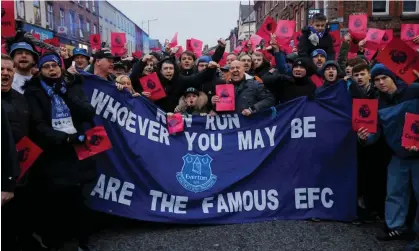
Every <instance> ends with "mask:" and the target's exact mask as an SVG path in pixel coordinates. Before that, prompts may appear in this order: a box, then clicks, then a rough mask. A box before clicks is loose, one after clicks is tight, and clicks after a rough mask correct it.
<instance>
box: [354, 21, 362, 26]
mask: <svg viewBox="0 0 419 251" xmlns="http://www.w3.org/2000/svg"><path fill="white" fill-rule="evenodd" d="M361 25H362V22H361V20H360V19H356V20H355V22H354V26H355V27H356V28H359V27H361Z"/></svg>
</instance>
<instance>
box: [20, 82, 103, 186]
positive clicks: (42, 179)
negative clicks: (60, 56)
mask: <svg viewBox="0 0 419 251" xmlns="http://www.w3.org/2000/svg"><path fill="white" fill-rule="evenodd" d="M64 79H65V82H66V85H67V93H66V94H65V95H62V98H63V100H64V102H65V103H66V104H67V106H68V108H69V109H70V112H71V117H72V120H73V125H74V127H75V128H76V130H77V133H78V134H84V132H85V130H84V126H83V123H87V124H89V125H90V126H91V125H92V123H93V118H94V116H95V110H94V108H93V107H92V105H91V104H90V103H89V101H88V99H87V96H86V95H85V94H84V91H83V78H82V76H80V75H78V74H76V75H71V74H66V75H65V78H64ZM25 87H26V90H25V94H24V95H25V97H26V99H27V101H28V105H29V111H30V119H31V128H30V131H29V137H30V138H31V139H32V140H33V141H34V143H35V144H37V145H38V146H39V147H40V148H42V149H43V152H42V154H41V155H40V156H39V158H38V159H37V160H36V161H35V163H34V165H33V166H32V167H31V173H30V174H29V178H28V182H29V183H31V181H35V182H37V183H38V184H42V185H45V186H48V187H57V186H58V187H63V186H74V185H78V184H80V183H82V182H84V181H85V180H90V179H93V178H94V177H95V175H96V174H95V170H94V163H92V160H91V159H86V160H83V161H80V160H78V158H77V155H76V152H75V150H74V146H73V145H72V144H70V143H68V142H67V138H68V136H69V135H68V134H67V133H64V132H61V131H56V130H54V129H53V128H52V125H51V109H52V108H51V100H50V98H49V97H48V95H47V94H46V92H45V91H44V89H43V88H42V86H41V81H40V78H39V77H33V78H32V79H31V80H29V81H28V82H26V85H25Z"/></svg>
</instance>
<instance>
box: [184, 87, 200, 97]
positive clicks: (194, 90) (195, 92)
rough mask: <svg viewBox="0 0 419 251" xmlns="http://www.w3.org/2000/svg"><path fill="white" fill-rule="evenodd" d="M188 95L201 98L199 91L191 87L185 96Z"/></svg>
mask: <svg viewBox="0 0 419 251" xmlns="http://www.w3.org/2000/svg"><path fill="white" fill-rule="evenodd" d="M188 93H193V94H196V95H198V96H199V91H198V90H197V89H196V88H193V87H189V88H188V89H186V92H185V96H186V95H188Z"/></svg>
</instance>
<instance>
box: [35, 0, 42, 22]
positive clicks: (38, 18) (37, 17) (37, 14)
mask: <svg viewBox="0 0 419 251" xmlns="http://www.w3.org/2000/svg"><path fill="white" fill-rule="evenodd" d="M40 6H41V3H40V2H39V1H33V13H34V17H35V23H36V24H39V25H40V24H41V8H40Z"/></svg>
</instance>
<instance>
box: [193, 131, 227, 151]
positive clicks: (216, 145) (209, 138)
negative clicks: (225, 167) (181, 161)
mask: <svg viewBox="0 0 419 251" xmlns="http://www.w3.org/2000/svg"><path fill="white" fill-rule="evenodd" d="M197 135H198V133H196V132H194V133H192V134H191V133H189V132H187V131H185V137H186V141H188V151H193V144H194V142H196V140H195V138H196V136H197ZM216 137H217V139H216ZM197 141H198V148H199V149H200V150H201V151H207V150H208V149H209V148H210V147H211V149H212V150H213V151H215V152H218V151H220V150H221V149H222V147H223V135H222V134H221V133H217V134H215V133H210V134H209V135H208V134H205V133H201V134H199V136H198V139H197Z"/></svg>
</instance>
